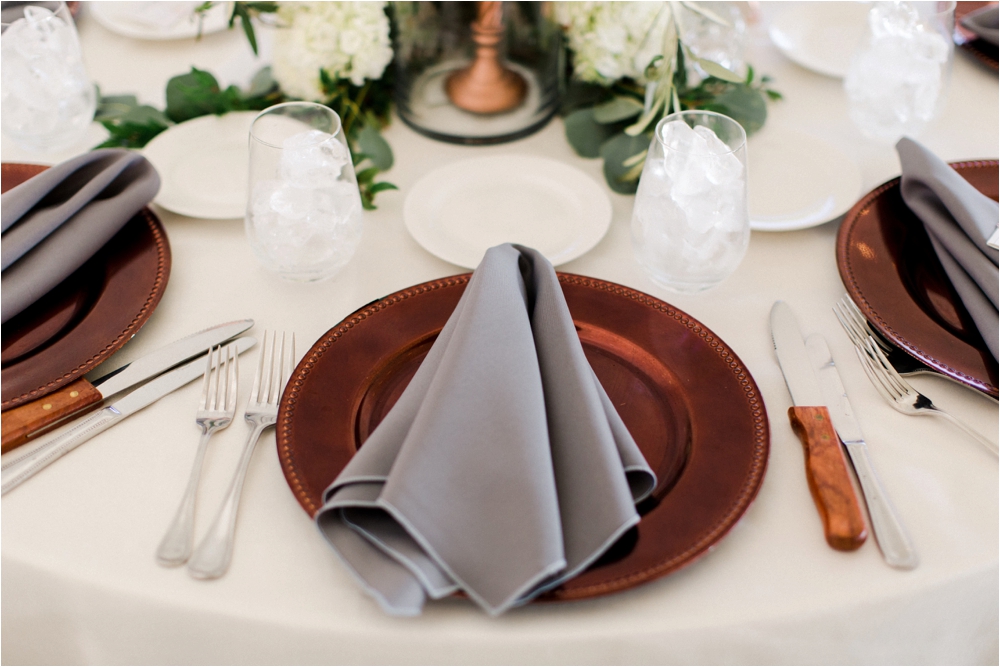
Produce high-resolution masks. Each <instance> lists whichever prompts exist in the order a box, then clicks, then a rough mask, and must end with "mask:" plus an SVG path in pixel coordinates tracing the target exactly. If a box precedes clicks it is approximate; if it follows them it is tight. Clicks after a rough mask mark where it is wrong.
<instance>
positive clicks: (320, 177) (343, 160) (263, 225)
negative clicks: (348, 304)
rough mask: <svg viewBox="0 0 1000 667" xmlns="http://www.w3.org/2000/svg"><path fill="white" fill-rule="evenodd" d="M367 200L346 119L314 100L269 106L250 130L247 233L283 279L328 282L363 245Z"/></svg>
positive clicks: (266, 262)
mask: <svg viewBox="0 0 1000 667" xmlns="http://www.w3.org/2000/svg"><path fill="white" fill-rule="evenodd" d="M361 222H362V217H361V196H360V194H359V193H358V182H357V178H356V177H355V175H354V164H353V162H352V161H351V152H350V149H349V148H348V146H347V140H346V139H345V138H344V132H343V128H342V127H341V124H340V117H339V116H338V115H337V114H336V112H334V111H333V110H332V109H330V108H328V107H325V106H323V105H321V104H314V103H312V102H288V103H285V104H278V105H276V106H273V107H270V108H269V109H266V110H264V111H262V112H261V113H260V115H258V116H257V118H256V119H254V122H253V125H251V127H250V187H249V196H248V200H247V214H246V232H247V237H248V238H249V240H250V245H251V247H252V248H253V250H254V253H255V254H256V255H257V258H258V259H259V260H260V261H261V263H262V264H263V265H264V266H265V267H267V268H268V269H270V270H272V271H274V272H276V273H277V274H278V275H280V276H281V277H283V278H287V279H289V280H297V281H316V280H325V279H326V278H330V277H332V276H334V275H335V274H336V273H337V272H339V271H340V270H341V269H342V268H343V267H344V265H346V264H347V262H348V261H350V259H351V256H352V255H354V251H355V250H357V247H358V243H360V241H361Z"/></svg>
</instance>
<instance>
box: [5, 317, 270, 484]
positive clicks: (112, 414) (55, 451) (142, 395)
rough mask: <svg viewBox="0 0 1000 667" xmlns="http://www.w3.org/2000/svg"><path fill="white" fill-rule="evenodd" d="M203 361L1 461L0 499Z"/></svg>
mask: <svg viewBox="0 0 1000 667" xmlns="http://www.w3.org/2000/svg"><path fill="white" fill-rule="evenodd" d="M256 342H257V341H256V339H254V338H252V337H249V336H246V337H243V338H239V339H237V340H236V341H234V342H233V344H234V345H236V350H237V352H238V353H240V354H242V353H243V352H245V351H247V350H249V349H250V348H251V347H253V346H254V345H255V344H256ZM205 365H206V364H205V357H204V354H202V356H200V357H197V358H195V359H193V360H191V361H188V362H187V363H185V364H183V365H181V366H178V367H177V368H174V369H173V370H170V371H167V372H166V373H163V374H162V375H160V376H159V377H157V378H156V379H154V380H151V381H150V382H147V383H146V384H144V385H143V386H141V387H139V388H138V389H136V390H134V391H132V392H130V393H129V394H127V395H125V396H123V397H122V398H121V399H119V400H118V401H116V402H115V403H114V404H113V405H110V406H108V407H106V408H104V409H103V410H100V411H98V412H95V413H94V414H92V415H90V416H89V417H87V418H86V419H83V420H81V421H80V423H79V424H77V425H76V426H74V427H73V428H72V429H70V430H69V431H67V432H65V433H63V434H61V435H60V436H59V437H57V438H55V439H53V440H51V441H49V442H47V443H45V444H43V445H41V446H39V447H38V448H36V449H34V450H33V451H31V452H29V453H27V454H24V455H22V456H19V457H16V458H13V459H11V460H8V461H5V462H4V464H3V470H2V471H0V495H3V494H5V493H7V492H8V491H10V490H11V489H14V488H16V487H17V486H18V485H20V484H21V483H22V482H24V481H25V480H27V479H30V478H31V477H32V476H34V475H35V474H36V473H37V472H38V471H39V470H42V469H43V468H45V467H46V466H47V465H49V464H50V463H52V462H53V461H55V460H56V459H58V458H59V457H61V456H63V455H64V454H66V453H68V452H70V451H72V450H73V449H76V448H77V447H79V446H80V445H82V444H83V443H84V442H86V441H87V440H89V439H90V438H92V437H94V436H95V435H97V434H98V433H100V432H102V431H104V430H106V429H108V428H111V427H112V426H114V425H115V424H117V423H118V422H120V421H122V420H123V419H125V418H127V417H129V416H130V415H132V414H135V413H136V412H138V411H139V410H141V409H143V408H144V407H146V406H148V405H149V404H151V403H153V402H155V401H157V400H159V399H160V398H162V397H164V396H166V395H167V394H169V393H171V392H172V391H174V390H176V389H179V388H180V387H182V386H184V385H185V384H187V383H188V382H191V381H192V380H194V379H196V378H199V377H201V376H202V375H203V374H204V372H205Z"/></svg>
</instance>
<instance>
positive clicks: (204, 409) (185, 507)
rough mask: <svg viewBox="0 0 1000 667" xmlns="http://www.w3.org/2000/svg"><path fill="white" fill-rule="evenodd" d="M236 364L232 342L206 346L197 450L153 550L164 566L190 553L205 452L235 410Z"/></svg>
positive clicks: (180, 562) (178, 562) (173, 564)
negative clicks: (168, 521) (169, 520)
mask: <svg viewBox="0 0 1000 667" xmlns="http://www.w3.org/2000/svg"><path fill="white" fill-rule="evenodd" d="M239 368H240V365H239V357H238V356H237V353H236V347H235V346H234V345H232V344H230V345H227V346H226V348H225V350H223V349H222V347H221V346H219V347H217V348H215V350H214V351H213V350H212V349H211V348H209V350H208V354H207V355H206V364H205V377H204V382H202V387H201V402H200V403H199V404H198V411H197V412H196V413H195V416H194V421H195V423H196V424H198V426H199V427H201V438H200V439H199V441H198V450H197V452H196V453H195V457H194V465H193V466H192V468H191V476H190V478H189V479H188V484H187V488H186V489H185V491H184V497H183V498H181V504H180V506H179V507H178V508H177V514H176V515H175V516H174V520H173V522H172V523H171V524H170V527H169V528H168V529H167V533H166V534H165V535H164V536H163V541H161V542H160V546H159V548H158V549H157V550H156V562H158V563H159V564H160V565H163V566H165V567H176V566H178V565H183V564H184V563H186V562H187V560H188V558H190V557H191V548H192V545H193V542H194V506H195V499H196V497H197V495H198V481H199V479H200V478H201V468H202V464H203V462H204V460H205V452H206V451H207V449H208V441H209V439H210V438H211V437H212V434H213V433H215V432H216V431H219V430H222V429H224V428H226V427H227V426H229V425H230V424H231V423H232V421H233V416H235V414H236V394H237V392H238V389H239V381H240V380H239Z"/></svg>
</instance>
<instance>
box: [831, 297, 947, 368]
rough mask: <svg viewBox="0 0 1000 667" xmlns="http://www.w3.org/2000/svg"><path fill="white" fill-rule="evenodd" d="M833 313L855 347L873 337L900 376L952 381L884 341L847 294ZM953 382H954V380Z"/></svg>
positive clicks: (835, 306)
mask: <svg viewBox="0 0 1000 667" xmlns="http://www.w3.org/2000/svg"><path fill="white" fill-rule="evenodd" d="M833 312H834V314H835V315H836V316H837V319H838V320H840V325H841V326H842V327H844V331H846V332H847V335H848V336H849V337H850V339H851V340H852V341H854V344H855V345H864V341H865V340H866V339H867V338H868V337H869V336H871V337H872V339H873V340H874V341H875V343H876V344H877V345H878V346H879V347H880V348H882V351H883V352H884V353H885V355H886V358H887V359H888V360H889V363H890V364H892V367H893V368H895V369H896V371H897V372H898V373H899V374H900V375H935V376H937V377H942V378H945V379H948V380H952V378H950V377H948V376H947V375H945V374H943V373H940V372H938V371H936V370H934V369H933V368H930V367H928V366H925V365H924V364H922V363H920V362H919V361H917V360H916V359H914V358H913V357H911V356H910V355H909V354H907V353H906V352H905V351H904V350H901V349H899V348H898V347H896V346H894V345H890V344H889V343H887V342H885V340H883V339H882V336H880V335H879V334H878V333H876V332H875V331H874V330H873V329H872V328H871V325H870V324H868V320H866V319H865V316H864V315H863V314H862V313H861V311H860V310H858V306H857V305H856V304H855V303H854V302H853V301H851V299H850V297H848V296H847V295H846V294H845V295H844V296H843V297H841V299H840V301H839V302H837V303H836V304H835V305H834V307H833ZM952 381H953V382H954V380H952Z"/></svg>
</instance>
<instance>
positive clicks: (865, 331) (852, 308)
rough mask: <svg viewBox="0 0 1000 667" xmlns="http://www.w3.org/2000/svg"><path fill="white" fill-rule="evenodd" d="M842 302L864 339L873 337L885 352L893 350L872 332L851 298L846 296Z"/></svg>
mask: <svg viewBox="0 0 1000 667" xmlns="http://www.w3.org/2000/svg"><path fill="white" fill-rule="evenodd" d="M840 300H841V302H842V303H843V304H844V307H845V309H846V312H847V314H848V315H849V316H850V317H851V319H853V320H854V323H855V324H856V325H857V327H858V329H859V330H860V331H861V337H862V339H864V338H865V337H867V336H871V337H872V338H874V339H875V344H876V345H878V346H879V347H881V348H882V349H883V350H885V351H886V352H889V351H890V350H892V347H890V346H889V344H888V343H886V342H885V341H884V340H882V339H881V338H880V337H879V336H877V335H875V332H874V331H873V330H872V327H871V325H870V324H869V323H868V320H867V319H865V316H864V314H863V313H862V312H861V309H860V308H858V304H856V303H854V301H852V300H851V298H850V297H849V296H847V295H846V294H845V295H844V296H843V297H841V299H840Z"/></svg>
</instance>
